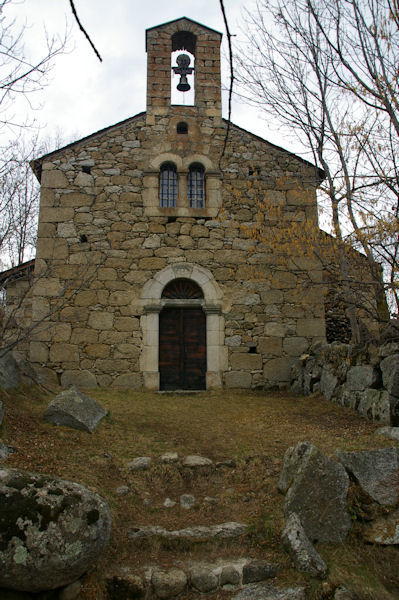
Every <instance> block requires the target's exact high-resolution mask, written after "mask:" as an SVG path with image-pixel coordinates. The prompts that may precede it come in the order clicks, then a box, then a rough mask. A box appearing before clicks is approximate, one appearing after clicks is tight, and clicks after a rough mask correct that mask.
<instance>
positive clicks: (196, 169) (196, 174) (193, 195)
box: [187, 163, 205, 208]
mask: <svg viewBox="0 0 399 600" xmlns="http://www.w3.org/2000/svg"><path fill="white" fill-rule="evenodd" d="M187 193H188V199H189V202H190V208H204V206H205V169H204V167H203V166H202V165H201V164H200V163H193V164H192V165H190V168H189V172H188V179H187Z"/></svg>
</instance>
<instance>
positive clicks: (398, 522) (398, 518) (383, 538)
mask: <svg viewBox="0 0 399 600" xmlns="http://www.w3.org/2000/svg"><path fill="white" fill-rule="evenodd" d="M363 537H364V539H365V540H366V542H371V543H373V544H381V545H384V546H391V545H395V546H396V545H398V544H399V510H395V511H393V512H392V513H390V514H389V515H387V516H382V517H377V518H376V519H375V520H374V521H372V522H371V523H367V524H366V525H365V526H364V531H363Z"/></svg>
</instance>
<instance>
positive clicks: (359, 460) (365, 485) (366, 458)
mask: <svg viewBox="0 0 399 600" xmlns="http://www.w3.org/2000/svg"><path fill="white" fill-rule="evenodd" d="M337 455H338V458H339V460H340V461H341V462H342V464H343V465H344V467H345V469H346V470H347V471H348V472H349V473H350V474H351V475H352V476H353V477H354V478H355V479H356V481H357V483H358V484H359V485H360V487H361V488H362V490H364V491H365V492H367V494H368V495H369V496H370V497H371V498H372V499H373V500H375V502H378V504H383V505H387V506H390V505H393V504H395V503H396V502H398V500H399V448H382V449H381V450H365V451H362V452H338V453H337Z"/></svg>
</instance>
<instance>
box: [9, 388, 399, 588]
mask: <svg viewBox="0 0 399 600" xmlns="http://www.w3.org/2000/svg"><path fill="white" fill-rule="evenodd" d="M87 393H88V394H89V395H90V396H91V397H93V398H96V399H97V400H98V401H99V402H100V403H101V404H102V405H103V406H104V407H105V408H106V409H108V410H109V415H108V416H107V417H106V418H105V419H104V420H103V421H102V422H101V424H100V425H99V427H98V429H97V430H96V431H95V432H94V433H93V434H88V433H84V432H80V431H76V430H73V429H67V428H63V427H54V426H52V425H49V424H46V423H44V422H43V420H42V415H43V412H44V410H45V408H46V406H47V404H48V402H49V400H50V399H51V398H52V397H53V395H51V396H49V395H46V394H45V393H44V392H42V391H40V390H39V389H37V388H31V389H24V390H19V391H18V392H9V393H5V392H2V395H1V396H0V399H1V400H2V401H3V404H4V407H5V418H4V423H3V426H2V428H1V430H0V434H1V438H2V440H3V442H4V443H5V444H9V445H12V446H15V447H16V448H17V450H18V452H17V453H15V454H13V455H11V457H10V458H9V459H8V460H7V463H6V464H7V465H8V466H12V467H17V468H22V469H26V470H32V471H36V472H43V473H49V474H53V475H57V476H59V477H62V478H64V479H71V480H73V481H77V482H81V483H84V484H85V485H87V486H88V487H89V488H92V489H95V490H97V491H98V492H99V493H100V494H101V495H102V496H103V497H104V498H105V499H106V500H107V501H108V503H109V505H110V508H111V512H112V518H113V530H112V537H111V543H110V544H109V547H108V550H107V551H106V553H105V554H104V556H103V557H102V558H101V560H100V561H99V564H98V565H97V566H96V567H94V568H93V570H92V572H90V573H89V574H88V576H86V577H85V579H84V590H83V592H82V594H81V598H82V600H83V599H84V600H102V598H103V592H102V586H103V577H104V575H105V574H107V573H110V574H111V573H114V572H115V569H116V568H117V567H118V566H121V565H125V566H130V567H131V568H132V569H133V570H134V571H137V572H138V571H140V569H141V568H142V567H144V566H146V565H155V564H158V565H164V566H168V565H171V564H172V563H173V562H175V561H177V560H183V561H187V560H207V561H213V560H215V559H216V558H217V557H219V556H220V557H253V558H269V559H270V560H273V561H277V562H279V563H280V564H281V566H282V571H281V573H280V574H279V576H278V582H279V583H280V584H282V585H284V584H285V583H288V582H289V583H300V584H305V585H306V586H307V587H308V589H309V594H310V598H312V599H318V598H320V599H321V598H326V599H327V598H330V597H331V595H329V594H330V591H329V590H330V589H332V586H334V585H336V584H338V583H341V582H344V581H347V583H348V584H349V585H351V584H352V587H353V586H355V587H356V589H357V590H358V592H360V593H361V594H362V596H361V598H364V599H367V600H384V599H388V598H399V593H398V591H396V592H395V588H396V590H397V589H398V587H399V585H398V584H399V575H398V574H399V560H398V554H397V551H396V548H377V547H373V546H366V545H364V544H363V543H362V542H361V541H360V540H359V538H358V536H357V534H356V527H355V529H354V532H353V533H352V534H351V535H350V537H349V541H348V544H347V545H346V546H345V547H344V546H340V547H328V546H324V547H322V546H320V547H318V550H319V551H320V553H321V554H322V556H323V557H324V558H325V560H326V562H327V563H328V566H329V577H328V580H327V583H324V584H321V583H320V582H316V581H313V580H311V579H309V578H306V577H304V576H303V575H300V574H299V573H297V572H296V571H294V570H293V569H292V568H291V564H290V560H289V558H288V556H287V555H286V554H285V553H284V552H283V551H282V550H281V548H280V543H279V542H280V540H279V536H280V532H281V529H282V526H283V522H284V520H283V516H282V503H283V497H282V496H281V494H279V493H278V491H277V480H278V477H279V473H280V469H281V465H282V459H283V456H284V453H285V451H286V449H287V448H288V447H289V446H292V445H294V444H296V443H297V442H298V441H303V440H309V441H311V442H312V443H313V444H315V445H316V446H318V447H319V448H320V449H321V450H323V451H324V452H326V453H327V454H330V455H333V454H334V452H335V450H337V449H344V450H362V449H370V448H377V447H383V446H390V445H394V442H392V441H389V440H385V439H384V438H381V437H379V436H375V435H373V433H374V431H375V429H376V428H377V426H376V425H374V424H372V423H370V422H368V421H366V420H365V419H363V418H362V417H360V416H359V415H357V414H356V413H354V412H352V411H351V410H350V409H345V408H342V407H338V406H335V405H333V404H331V403H328V402H326V401H323V400H322V399H320V398H319V397H317V396H314V397H308V398H297V397H294V396H291V395H290V394H289V393H286V392H275V393H263V392H247V391H245V392H244V391H218V392H207V393H205V392H204V393H198V394H185V393H179V394H172V393H162V394H161V393H150V392H137V391H131V390H124V391H115V390H104V389H96V390H89V391H88V392H87ZM172 451H173V452H177V453H178V454H179V456H181V457H184V456H186V455H188V454H200V455H202V456H205V457H208V458H211V459H212V460H213V461H222V460H225V459H234V460H235V462H236V467H235V468H231V467H220V468H218V469H215V468H205V469H203V470H201V472H192V471H190V470H188V469H184V468H183V467H182V466H181V465H167V464H161V463H159V462H157V458H158V457H159V456H160V455H161V454H163V453H165V452H172ZM136 456H151V457H153V459H154V461H153V466H152V467H151V468H150V469H149V470H148V471H143V472H140V473H134V474H132V473H130V472H129V471H128V470H127V468H126V464H127V463H128V462H129V461H130V460H132V459H133V458H135V457H136ZM122 485H127V486H129V488H130V490H131V492H130V493H129V494H128V495H125V496H120V495H118V494H116V489H117V488H118V487H119V486H122ZM184 493H191V494H193V495H194V496H195V498H196V505H195V506H194V508H193V509H191V510H189V511H187V510H184V509H182V508H180V506H179V504H177V505H176V506H175V507H173V508H166V507H164V506H163V502H164V500H165V499H166V498H167V497H169V498H171V499H172V500H175V501H178V500H179V496H180V495H181V494H184ZM206 497H212V498H215V499H216V501H217V502H216V503H215V504H211V503H209V502H206V501H204V498H206ZM226 521H239V522H243V523H248V524H249V525H250V529H249V532H248V534H246V535H244V536H242V537H241V538H239V539H238V540H235V541H232V540H224V541H223V540H219V541H214V542H210V541H208V542H201V543H199V542H189V541H175V540H173V541H170V540H169V541H165V540H161V539H157V538H152V539H150V540H143V539H141V540H137V539H136V540H131V539H129V538H128V536H127V534H128V532H129V530H130V529H132V528H133V527H137V526H141V525H160V526H162V527H165V528H167V529H172V528H173V529H178V528H179V529H180V528H183V527H188V526H190V525H211V524H216V523H223V522H226ZM387 590H388V591H389V593H388V591H387ZM395 594H396V595H395ZM219 595H220V597H222V596H223V597H224V598H228V597H229V596H230V595H231V594H229V593H227V592H220V593H219ZM213 597H214V598H216V597H217V594H214V595H213Z"/></svg>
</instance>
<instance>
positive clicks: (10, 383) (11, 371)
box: [0, 352, 19, 390]
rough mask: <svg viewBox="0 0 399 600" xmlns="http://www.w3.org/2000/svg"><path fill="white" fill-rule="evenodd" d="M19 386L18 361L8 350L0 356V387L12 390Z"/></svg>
mask: <svg viewBox="0 0 399 600" xmlns="http://www.w3.org/2000/svg"><path fill="white" fill-rule="evenodd" d="M18 386H19V368H18V363H17V361H16V360H15V358H14V357H13V355H12V354H11V352H8V353H7V354H5V355H4V356H2V357H1V358H0V389H3V390H13V389H15V388H17V387H18Z"/></svg>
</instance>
